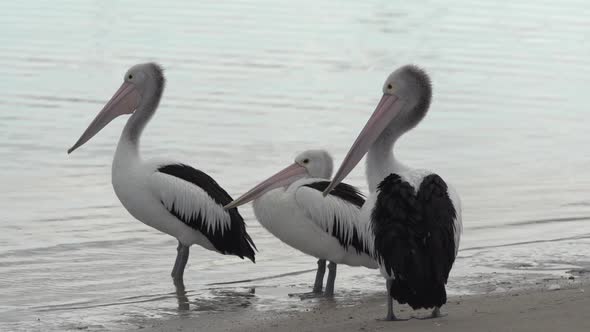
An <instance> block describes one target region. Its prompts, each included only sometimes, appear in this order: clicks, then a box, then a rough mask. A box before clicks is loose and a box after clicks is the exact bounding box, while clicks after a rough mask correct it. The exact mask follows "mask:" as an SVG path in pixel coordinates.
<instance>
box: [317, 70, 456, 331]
mask: <svg viewBox="0 0 590 332" xmlns="http://www.w3.org/2000/svg"><path fill="white" fill-rule="evenodd" d="M431 96H432V87H431V83H430V78H429V77H428V75H427V74H426V72H425V71H423V70H422V69H420V68H418V67H416V66H413V65H406V66H403V67H401V68H399V69H397V70H395V71H394V72H393V73H391V74H390V75H389V77H388V78H387V80H386V81H385V84H384V85H383V97H382V98H381V101H379V104H378V105H377V108H376V110H375V112H374V113H373V115H372V116H371V117H370V118H369V120H368V122H367V124H366V125H365V127H364V128H363V129H362V131H361V132H360V134H359V136H358V138H357V139H356V141H355V142H354V143H353V145H352V147H351V148H350V150H349V152H348V154H347V156H346V158H345V159H344V160H343V161H342V164H341V166H340V168H339V169H338V171H337V172H336V175H335V176H334V178H333V180H332V182H331V183H330V185H329V186H328V187H327V188H326V190H325V191H324V195H327V194H328V193H329V192H330V190H332V188H334V187H335V186H337V185H338V184H339V183H340V182H341V181H342V180H343V179H344V178H346V176H347V175H348V174H349V173H350V171H351V170H352V169H353V168H354V167H355V166H356V165H357V164H358V163H359V161H360V160H361V159H362V158H363V156H364V155H365V154H367V153H368V155H367V159H366V162H367V181H368V184H369V192H370V194H369V197H368V198H367V202H366V203H365V205H364V206H363V208H362V211H361V222H369V224H370V228H371V230H372V232H373V236H374V241H375V242H374V250H375V256H376V257H377V260H378V261H379V267H380V270H381V274H382V275H383V276H384V277H385V279H386V280H387V281H386V285H387V292H388V297H387V316H386V318H385V319H386V320H396V317H395V314H394V313H393V301H392V298H393V299H395V300H397V301H398V302H399V303H402V304H403V303H407V304H409V305H410V306H411V307H412V308H413V309H419V308H426V309H428V308H434V309H433V311H432V316H433V317H438V316H440V315H441V313H440V307H441V306H442V305H443V304H445V303H446V301H447V294H446V289H445V285H446V283H447V280H448V277H449V273H450V271H451V268H452V266H453V262H454V261H455V257H456V256H457V250H458V248H459V240H460V235H461V231H462V222H461V203H460V200H459V196H458V195H457V193H456V191H455V190H454V189H453V188H452V187H451V186H450V185H449V184H447V183H446V182H445V181H444V180H443V179H442V178H441V177H440V176H438V175H437V174H435V173H433V172H431V171H427V170H419V169H412V168H410V167H408V166H406V165H404V164H402V163H401V162H400V161H398V160H397V159H396V158H395V156H394V153H393V146H394V144H395V142H396V141H397V140H398V138H399V137H400V136H402V135H403V134H404V133H406V132H408V131H409V130H410V129H412V128H414V127H415V126H416V125H417V124H418V123H419V122H420V121H421V120H422V119H423V118H424V116H425V115H426V112H427V111H428V109H429V107H430V100H431Z"/></svg>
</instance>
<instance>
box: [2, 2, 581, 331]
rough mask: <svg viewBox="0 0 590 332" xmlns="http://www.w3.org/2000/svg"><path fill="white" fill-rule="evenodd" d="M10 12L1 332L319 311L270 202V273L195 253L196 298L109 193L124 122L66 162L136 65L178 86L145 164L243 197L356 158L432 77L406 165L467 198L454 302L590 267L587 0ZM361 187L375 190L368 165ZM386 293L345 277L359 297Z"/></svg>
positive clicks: (261, 242) (408, 142)
mask: <svg viewBox="0 0 590 332" xmlns="http://www.w3.org/2000/svg"><path fill="white" fill-rule="evenodd" d="M0 16H1V19H0V31H2V33H0V45H1V46H0V138H1V139H0V166H1V169H2V171H1V172H0V183H1V184H2V189H3V190H1V191H0V209H1V210H2V211H3V213H2V220H0V330H2V331H4V330H67V329H72V330H75V329H90V330H103V329H123V328H131V327H137V326H138V325H141V322H142V321H145V320H149V319H162V318H166V317H176V316H179V315H181V316H184V315H189V316H190V315H198V314H199V313H201V312H207V311H216V310H242V309H243V308H245V307H249V308H254V309H257V310H269V309H274V310H283V309H294V310H300V309H301V308H305V306H306V305H307V304H306V303H307V302H301V301H299V299H297V298H290V297H288V296H287V294H288V293H292V292H302V291H306V290H307V289H308V287H309V285H310V284H311V282H312V279H313V272H309V271H308V270H310V269H313V268H314V267H315V262H314V259H313V258H311V257H307V256H304V255H303V254H300V253H299V252H297V251H295V250H293V249H290V248H289V247H287V246H286V245H283V244H282V243H280V242H279V241H278V240H276V239H275V238H273V237H272V236H270V235H269V234H268V233H267V232H266V231H264V230H263V229H262V228H261V226H260V225H259V224H257V222H256V221H255V220H254V219H253V215H252V210H251V208H250V207H249V206H248V207H245V208H243V209H241V211H242V214H243V215H244V216H245V217H246V218H247V222H248V230H249V232H250V234H251V235H252V237H253V238H254V240H255V242H256V244H257V246H258V248H259V250H260V252H259V253H258V256H257V263H256V265H253V264H251V263H249V262H245V261H241V260H239V259H237V258H233V257H225V256H221V255H217V254H214V253H212V252H208V251H206V250H203V249H200V248H198V247H194V248H193V249H192V254H191V255H192V256H191V258H190V262H189V267H188V270H187V274H186V276H185V279H186V289H187V293H186V298H184V297H183V296H180V297H179V296H177V294H176V293H175V289H174V287H173V285H172V283H171V282H170V279H169V272H170V269H171V267H172V263H173V260H174V257H175V253H176V252H175V248H176V244H175V241H174V239H172V238H170V237H168V236H165V235H162V234H160V233H158V232H156V231H154V230H152V229H150V228H148V227H146V226H144V225H143V224H141V223H140V222H137V221H135V220H134V219H132V218H131V217H130V216H129V215H128V214H127V213H126V211H125V210H124V209H123V208H122V207H121V205H120V203H119V202H118V200H117V198H116V197H115V195H114V193H113V190H112V187H111V184H110V163H111V161H112V155H113V153H114V149H115V145H116V142H117V139H118V135H119V133H120V131H121V129H122V127H123V123H124V120H123V119H118V120H116V121H114V122H113V123H112V124H111V125H110V126H109V127H107V128H106V129H105V130H104V131H102V132H101V133H100V134H99V135H98V136H97V137H95V138H94V139H93V140H92V141H91V142H89V143H88V144H87V145H85V146H84V147H83V148H81V149H80V150H78V151H76V152H75V153H74V154H72V155H70V156H68V155H67V154H66V149H67V148H68V147H70V146H71V145H72V144H73V143H74V141H75V140H76V139H77V138H78V137H79V135H80V134H81V132H82V131H83V130H84V129H85V128H86V126H87V125H88V123H89V122H90V121H91V119H92V117H93V116H94V115H95V113H96V112H97V111H98V110H99V109H100V108H101V107H102V105H103V104H104V103H105V102H106V100H107V99H108V98H109V97H110V95H111V94H112V93H113V92H114V91H115V89H116V88H117V87H118V86H119V84H120V82H121V80H122V75H123V74H124V72H125V70H126V69H127V68H128V67H129V66H130V65H133V64H135V63H138V62H145V61H151V60H156V61H158V62H160V63H161V64H162V65H163V66H164V67H165V68H166V75H167V78H168V85H167V89H166V91H165V93H164V99H163V101H162V103H161V107H160V110H159V113H158V114H157V116H156V117H155V119H154V120H153V122H152V123H151V124H150V125H149V127H148V129H147V130H146V132H145V135H144V139H143V141H142V150H143V153H144V155H145V156H146V157H150V156H169V157H174V158H176V159H178V160H182V161H184V162H186V163H189V164H192V165H193V166H195V167H198V168H200V169H202V170H204V171H206V172H208V173H209V174H210V175H212V176H213V177H214V178H216V179H217V180H218V182H220V183H221V184H222V185H223V186H224V187H225V188H226V189H227V190H228V191H229V192H230V193H232V194H233V195H238V194H241V193H243V192H244V191H245V190H246V189H248V188H249V187H250V186H252V185H253V184H255V183H257V181H259V180H261V179H263V178H264V177H266V176H267V175H270V174H271V173H272V172H275V171H276V170H278V169H280V168H282V167H284V166H285V165H287V164H288V163H290V161H291V160H292V158H293V157H294V155H295V154H296V153H297V152H300V151H302V150H305V149H308V148H319V147H323V148H326V149H328V150H329V151H330V152H331V153H332V154H333V155H334V157H335V160H336V162H339V161H340V160H341V159H342V157H343V156H344V154H345V153H346V150H347V148H348V146H349V144H351V143H352V141H353V139H354V138H355V137H356V134H357V133H358V132H359V130H360V129H361V127H362V126H363V124H364V122H365V121H366V119H367V117H368V115H369V114H370V112H371V111H372V110H373V108H374V106H375V104H376V102H377V100H378V98H379V97H380V89H381V84H382V82H383V80H384V79H385V77H386V76H387V74H388V73H389V72H390V71H391V70H393V69H394V68H396V67H397V66H400V65H402V64H405V63H407V62H414V63H417V64H420V65H422V66H424V67H425V68H427V69H428V71H429V72H430V73H431V75H432V77H433V81H434V93H435V96H434V104H433V107H432V111H431V112H430V113H429V115H428V117H427V118H426V120H425V121H424V122H423V123H422V124H421V125H420V126H419V127H418V129H416V130H415V131H413V132H412V133H411V134H408V135H407V136H406V137H404V138H403V139H402V140H401V141H400V142H399V143H398V146H397V149H398V152H397V153H398V156H399V157H400V158H401V159H402V160H404V161H405V162H406V163H407V164H410V165H412V166H414V167H420V168H430V169H434V170H436V171H437V172H438V173H439V174H442V175H443V176H444V177H445V179H447V180H448V181H449V182H452V183H453V184H454V186H455V187H456V188H457V190H458V191H459V192H460V194H461V196H462V199H463V205H464V216H463V217H464V224H465V233H464V237H463V241H462V243H461V247H462V251H461V253H460V257H459V259H458V261H457V264H456V267H455V269H454V270H453V277H452V280H451V283H450V291H451V292H452V293H473V292H485V291H494V290H498V291H501V290H502V289H505V288H506V286H505V285H507V284H508V285H511V286H510V287H513V286H514V287H516V286H519V285H523V283H522V282H521V278H522V276H523V275H534V276H538V278H547V277H555V278H560V277H563V276H564V275H567V274H566V273H565V272H566V271H568V270H571V269H577V268H579V267H583V266H588V265H590V262H589V261H590V259H588V256H587V253H588V252H589V249H590V222H589V219H590V195H589V194H588V188H590V175H589V174H588V172H587V170H588V169H589V166H590V153H588V146H589V145H590V135H588V133H587V132H588V124H589V123H590V112H589V111H588V109H587V98H586V94H587V93H586V92H585V90H586V88H587V86H588V84H589V83H590V78H588V77H589V74H590V60H589V59H590V58H589V57H588V55H589V54H590V44H589V43H588V38H589V36H590V21H588V19H587V18H588V17H589V16H590V4H589V3H588V2H587V1H582V0H579V1H575V0H568V1H563V2H559V3H557V2H554V1H533V0H526V1H513V2H511V3H510V4H498V3H496V2H495V1H482V2H478V3H477V4H473V3H472V2H470V1H465V0H454V1H414V2H412V3H406V4H400V3H399V2H398V3H396V2H393V1H384V0H374V1H363V2H360V1H340V0H321V1H317V0H313V1H312V0H303V1H270V0H242V1H213V0H210V1H182V2H180V1H177V2H175V3H174V4H170V5H169V4H165V3H163V2H161V1H159V2H158V1H153V0H142V1H125V2H124V3H123V2H120V1H112V0H106V1H73V0H70V1H67V0H57V1H31V0H28V1H19V2H8V1H3V2H2V3H1V4H0ZM347 181H348V182H349V183H352V184H355V185H358V186H361V187H362V188H363V189H365V188H366V186H365V181H364V177H363V167H359V168H357V169H356V170H355V171H354V172H353V173H352V174H351V176H350V177H349V178H348V180H347ZM301 271H308V272H305V273H301V274H293V275H287V276H280V275H281V274H284V273H291V272H294V273H296V272H301ZM244 279H249V280H252V281H247V282H241V283H232V284H221V285H212V283H217V282H232V281H239V280H244ZM533 279H534V278H533ZM531 282H533V283H534V280H533V281H531ZM382 283H383V282H382V279H380V277H379V276H378V275H377V274H376V273H375V272H374V271H369V270H365V269H352V268H346V267H339V276H338V280H337V285H336V287H337V292H338V295H339V297H338V300H339V301H341V302H342V303H344V304H346V303H352V302H354V299H355V297H358V296H364V295H365V294H367V293H374V292H380V291H382V288H383V285H382ZM503 285H504V286H503ZM187 301H188V304H189V310H179V307H180V308H181V309H185V308H186V305H187V303H186V302H187Z"/></svg>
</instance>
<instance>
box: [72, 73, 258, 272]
mask: <svg viewBox="0 0 590 332" xmlns="http://www.w3.org/2000/svg"><path fill="white" fill-rule="evenodd" d="M124 77H125V78H124V83H123V84H122V85H121V88H119V90H118V91H117V92H116V93H115V95H114V96H113V97H112V98H111V100H110V101H109V102H108V103H107V104H106V106H105V107H104V108H103V110H102V111H101V112H100V113H99V114H98V115H97V116H96V118H95V119H94V120H93V121H92V123H91V124H90V125H89V126H88V129H86V131H85V132H84V133H83V134H82V136H81V137H80V139H78V141H77V142H76V144H74V146H73V147H72V148H71V149H70V150H69V151H68V152H72V151H73V150H75V149H77V148H78V147H80V146H81V145H83V144H84V143H85V142H87V141H88V140H90V139H91V138H92V137H93V136H94V135H96V134H97V133H98V132H99V131H100V130H101V129H102V128H104V127H105V126H106V125H107V124H108V123H109V122H111V120H113V119H114V118H116V117H117V116H119V115H123V114H132V115H131V117H130V118H129V120H128V121H127V124H126V125H125V129H124V130H123V133H122V134H121V138H120V140H119V144H118V145H117V151H116V152H115V158H114V160H113V167H112V183H113V188H114V190H115V193H116V195H117V197H118V198H119V200H120V201H121V203H122V204H123V206H124V207H125V208H126V209H127V211H129V213H130V214H131V215H132V216H134V217H135V218H136V219H138V220H139V221H141V222H143V223H144V224H146V225H148V226H151V227H153V228H155V229H157V230H159V231H161V232H164V233H166V234H169V235H171V236H173V237H175V238H176V239H178V255H177V257H176V263H175V264H174V268H173V270H172V276H173V277H174V280H175V282H176V283H177V284H178V283H180V284H182V277H183V274H184V268H185V266H186V263H187V260H188V255H189V247H190V246H191V245H193V244H198V245H200V246H202V247H204V248H206V249H209V250H213V251H217V252H219V253H222V254H232V255H237V256H239V257H240V258H244V257H247V258H249V259H251V260H252V261H254V249H255V246H254V243H253V242H252V239H251V238H250V236H249V235H248V234H247V233H246V229H245V224H244V221H243V219H242V217H241V216H240V214H239V213H238V211H237V209H231V210H225V209H224V208H223V206H224V205H226V204H228V203H229V202H231V200H232V198H231V197H230V196H229V195H228V194H227V193H226V192H225V191H224V190H223V189H222V188H221V187H220V186H219V185H218V184H217V182H215V180H213V179H212V178H211V177H209V176H208V175H207V174H205V173H203V172H201V171H199V170H197V169H194V168H192V167H190V166H187V165H184V164H180V163H177V162H175V161H170V160H156V159H154V160H149V161H147V162H146V161H143V160H142V159H141V158H140V155H139V139H140V136H141V133H142V131H143V129H144V127H145V125H146V124H147V122H149V120H150V119H151V117H152V116H153V114H154V113H155V111H156V109H157V107H158V103H159V101H160V98H161V96H162V92H163V90H164V82H165V80H164V76H163V71H162V69H161V68H160V66H158V65H157V64H154V63H147V64H140V65H136V66H134V67H132V68H131V69H129V71H127V73H126V74H125V76H124Z"/></svg>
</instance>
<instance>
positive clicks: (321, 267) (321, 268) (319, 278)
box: [312, 259, 326, 294]
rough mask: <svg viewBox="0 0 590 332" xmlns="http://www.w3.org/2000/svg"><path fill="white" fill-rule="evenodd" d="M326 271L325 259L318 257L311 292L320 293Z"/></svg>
mask: <svg viewBox="0 0 590 332" xmlns="http://www.w3.org/2000/svg"><path fill="white" fill-rule="evenodd" d="M325 273H326V260H325V259H318V271H317V272H316V274H315V283H314V284H313V291H312V292H313V293H316V294H320V293H321V292H322V289H323V288H324V274H325Z"/></svg>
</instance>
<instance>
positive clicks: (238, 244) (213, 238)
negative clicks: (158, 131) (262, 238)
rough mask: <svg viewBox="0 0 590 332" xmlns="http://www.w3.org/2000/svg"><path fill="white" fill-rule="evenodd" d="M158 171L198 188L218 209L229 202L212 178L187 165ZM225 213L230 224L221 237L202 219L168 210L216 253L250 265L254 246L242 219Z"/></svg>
mask: <svg viewBox="0 0 590 332" xmlns="http://www.w3.org/2000/svg"><path fill="white" fill-rule="evenodd" d="M158 172H161V173H164V174H168V175H171V176H174V177H177V178H179V179H182V180H184V181H187V182H190V183H192V184H194V185H196V186H198V187H199V188H201V189H203V190H204V191H205V192H206V193H207V194H208V195H209V196H211V198H213V200H214V201H215V203H217V204H218V205H220V206H225V205H226V204H229V203H230V202H231V201H233V199H232V198H231V196H230V195H229V194H228V193H227V192H226V191H225V190H223V188H221V186H220V185H219V184H217V182H216V181H215V180H214V179H213V178H212V177H210V176H209V175H207V174H206V173H204V172H202V171H199V170H198V169H195V168H192V167H191V166H188V165H184V164H171V165H164V166H160V167H159V168H158ZM227 212H228V213H229V215H230V220H231V225H230V228H229V229H225V230H224V231H223V234H222V232H221V230H220V229H216V230H215V231H209V230H208V227H207V223H206V221H205V220H204V218H206V216H201V215H200V214H199V215H197V216H196V217H195V216H193V217H190V218H188V217H182V215H181V214H180V213H179V211H177V210H176V209H175V208H174V204H173V205H172V208H171V209H170V213H172V214H173V215H174V216H175V217H176V218H178V219H179V220H181V221H182V222H184V223H185V224H186V225H187V226H189V227H191V228H193V229H195V230H197V231H199V232H201V233H202V234H203V235H205V236H206V237H207V239H209V241H210V242H211V243H212V244H213V246H214V247H215V249H217V250H218V251H219V252H221V253H223V254H231V255H236V256H238V257H240V258H244V257H247V258H249V259H250V260H251V261H252V262H254V261H255V258H254V256H255V253H254V250H255V249H256V246H255V245H254V242H253V241H252V238H250V235H248V233H247V232H246V224H245V223H244V219H243V218H242V216H241V215H240V213H239V212H238V209H237V208H233V209H229V210H228V211H227Z"/></svg>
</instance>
